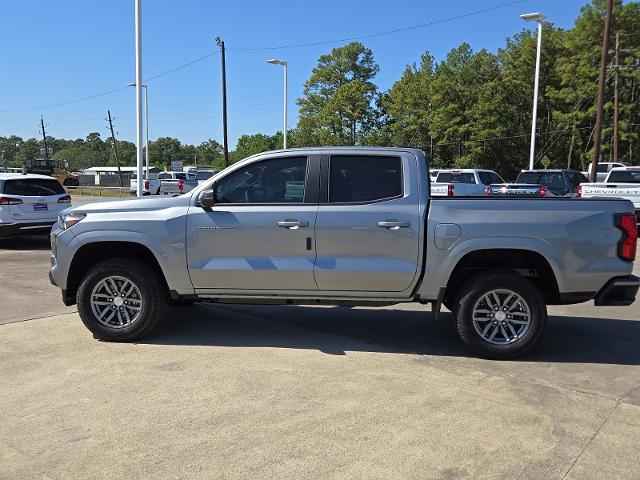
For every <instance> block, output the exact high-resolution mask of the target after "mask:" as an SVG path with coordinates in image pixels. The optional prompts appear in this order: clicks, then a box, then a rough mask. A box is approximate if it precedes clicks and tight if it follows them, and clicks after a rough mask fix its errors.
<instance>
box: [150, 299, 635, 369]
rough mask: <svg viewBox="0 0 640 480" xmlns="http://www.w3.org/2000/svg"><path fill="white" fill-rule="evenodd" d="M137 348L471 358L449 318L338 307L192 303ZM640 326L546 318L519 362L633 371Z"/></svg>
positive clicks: (176, 311) (177, 310) (172, 313)
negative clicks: (532, 345) (531, 347)
mask: <svg viewBox="0 0 640 480" xmlns="http://www.w3.org/2000/svg"><path fill="white" fill-rule="evenodd" d="M141 343H147V344H156V345H203V346H227V347H276V348H294V349H315V350H319V351H322V352H324V353H327V354H332V355H345V354H346V352H349V351H366V352H384V353H404V354H417V355H438V356H445V357H474V356H475V355H474V354H473V352H470V351H469V350H467V349H466V348H465V347H464V346H463V345H462V344H461V343H460V341H459V340H458V337H457V335H456V332H455V329H454V327H453V324H452V322H451V314H449V313H442V314H441V316H440V317H439V318H438V320H434V319H433V316H432V314H431V313H430V312H428V311H426V310H425V311H415V310H413V311H412V310H399V309H398V310H393V309H389V308H387V309H365V308H345V307H328V308H327V307H324V308H322V307H300V306H295V307H294V306H249V305H224V306H218V305H217V306H213V305H194V306H191V307H182V308H172V309H171V311H170V314H169V315H168V318H167V319H166V320H165V321H164V322H163V323H162V324H161V325H160V326H159V328H158V329H157V330H156V331H155V332H154V333H153V334H152V335H151V336H149V337H147V338H145V339H143V340H142V341H141ZM639 344H640V321H633V320H615V319H605V318H588V317H568V316H551V317H550V318H549V326H548V329H547V332H546V334H545V336H544V337H543V338H542V340H541V342H540V344H539V345H538V347H537V348H536V349H535V350H534V352H531V353H529V354H527V355H525V356H523V357H521V358H520V360H524V361H533V362H574V363H602V364H620V365H640V348H639V347H638V345H639Z"/></svg>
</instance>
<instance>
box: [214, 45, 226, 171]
mask: <svg viewBox="0 0 640 480" xmlns="http://www.w3.org/2000/svg"><path fill="white" fill-rule="evenodd" d="M216 44H218V47H220V53H221V56H220V57H221V60H222V143H223V145H224V166H225V168H226V167H228V166H229V144H228V143H227V67H226V61H225V55H224V53H225V52H224V41H222V40H221V39H220V37H216Z"/></svg>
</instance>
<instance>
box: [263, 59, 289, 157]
mask: <svg viewBox="0 0 640 480" xmlns="http://www.w3.org/2000/svg"><path fill="white" fill-rule="evenodd" d="M267 63H270V64H271V65H282V66H283V67H284V128H283V129H282V138H283V141H282V145H283V147H284V149H285V150H286V149H287V62H285V61H284V60H279V59H277V58H272V59H270V60H267Z"/></svg>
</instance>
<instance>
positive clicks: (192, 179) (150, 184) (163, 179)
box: [129, 172, 198, 196]
mask: <svg viewBox="0 0 640 480" xmlns="http://www.w3.org/2000/svg"><path fill="white" fill-rule="evenodd" d="M143 182H144V184H143V186H142V194H143V195H171V196H173V195H182V194H183V193H186V192H190V191H191V190H193V189H194V188H196V187H197V186H198V180H197V177H196V174H195V173H189V172H162V173H159V174H158V176H157V178H145V179H144V180H143ZM129 190H130V191H131V194H132V195H135V193H136V192H137V191H138V178H137V176H135V175H134V176H133V177H132V178H131V184H130V187H129Z"/></svg>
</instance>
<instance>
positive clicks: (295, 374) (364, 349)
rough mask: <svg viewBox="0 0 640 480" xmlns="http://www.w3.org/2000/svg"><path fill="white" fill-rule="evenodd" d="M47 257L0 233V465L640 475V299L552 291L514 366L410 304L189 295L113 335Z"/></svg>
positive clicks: (177, 474)
mask: <svg viewBox="0 0 640 480" xmlns="http://www.w3.org/2000/svg"><path fill="white" fill-rule="evenodd" d="M21 259H22V260H21ZM47 262H48V250H47V246H46V240H37V239H29V238H25V239H23V240H21V241H20V242H17V243H14V244H13V246H11V247H9V248H7V244H4V245H2V246H0V264H1V266H2V268H0V275H1V276H2V284H3V285H4V287H5V288H4V290H3V302H2V303H3V307H4V308H3V309H1V310H0V322H5V324H4V325H0V386H1V389H0V412H2V413H1V421H0V479H43V478H45V479H46V478H50V479H62V478H69V479H78V478H82V479H92V478H96V479H101V478H115V479H129V478H154V479H156V478H159V479H164V478H166V479H169V478H171V479H172V478H197V479H202V478H225V479H232V478H247V479H254V478H284V479H288V478H290V479H300V478H335V479H342V478H365V479H370V478H381V479H383V478H384V479H390V478H398V479H407V478H409V479H411V478H415V479H430V478H434V479H459V478H492V479H493V478H497V479H519V478H522V479H525V478H527V479H528V478H532V479H539V478H558V479H561V478H568V479H599V478H606V479H638V478H640V456H638V452H639V451H640V367H639V365H640V320H639V317H640V315H639V311H640V308H638V305H639V304H638V303H637V302H636V304H634V305H632V306H630V307H625V308H597V309H596V308H594V307H593V305H592V304H583V305H577V306H568V307H552V308H551V309H550V312H551V314H552V317H551V319H550V325H549V330H548V332H547V334H546V336H545V338H544V339H543V340H542V345H541V346H540V348H538V349H537V350H536V352H534V353H532V354H531V355H529V356H527V357H525V358H523V359H521V360H518V361H510V362H494V361H488V360H481V359H478V358H475V357H473V356H471V355H470V354H469V352H467V351H466V350H465V349H464V348H463V347H462V346H461V345H460V343H459V341H458V340H457V338H456V336H455V333H454V330H453V328H452V327H451V325H450V322H448V321H447V320H448V315H447V314H445V315H443V317H442V319H441V320H439V321H433V320H432V318H431V315H430V313H428V310H427V309H426V308H424V307H422V306H416V305H401V306H395V307H389V308H384V309H373V308H353V309H350V308H344V307H284V306H281V307H277V306H269V307H264V306H237V305H234V306H212V305H195V306H192V307H183V308H175V309H173V310H172V311H171V312H170V315H169V318H167V319H166V321H165V322H164V323H163V324H162V325H161V327H160V328H159V329H158V331H157V332H155V333H154V335H152V336H151V337H149V338H148V339H145V340H144V342H140V343H138V344H113V343H103V342H98V341H95V340H94V339H93V338H92V337H91V335H90V334H89V332H88V331H87V330H86V329H85V328H84V326H83V325H82V323H81V322H80V319H79V318H78V316H77V314H76V313H73V310H74V309H73V308H71V309H69V310H66V311H65V310H64V309H66V308H67V307H63V306H61V305H62V304H61V302H60V300H59V293H58V291H57V290H56V289H55V288H54V287H52V286H51V285H49V283H48V280H47V279H46V271H47V269H48V263H47ZM25 265H26V267H25ZM636 272H637V273H640V268H638V267H637V268H636ZM34 291H36V292H37V293H38V296H37V298H34V295H33V292H34ZM16 292H18V294H16ZM7 295H8V296H7ZM16 295H17V296H16ZM45 300H46V301H45ZM56 309H60V310H56ZM65 312H70V313H65ZM52 313H61V314H58V315H52ZM33 316H36V317H41V318H37V319H34V320H30V321H21V320H25V319H27V318H32V317H33ZM7 322H11V323H7Z"/></svg>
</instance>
